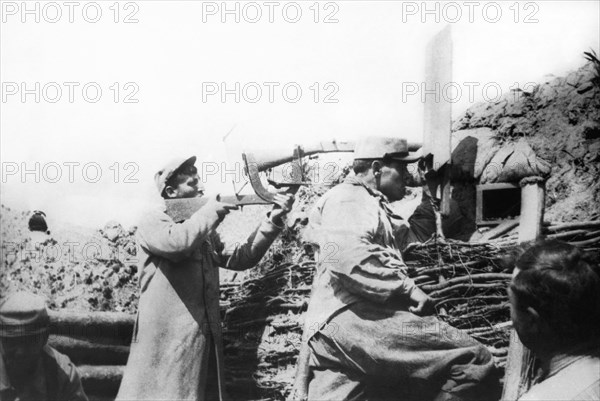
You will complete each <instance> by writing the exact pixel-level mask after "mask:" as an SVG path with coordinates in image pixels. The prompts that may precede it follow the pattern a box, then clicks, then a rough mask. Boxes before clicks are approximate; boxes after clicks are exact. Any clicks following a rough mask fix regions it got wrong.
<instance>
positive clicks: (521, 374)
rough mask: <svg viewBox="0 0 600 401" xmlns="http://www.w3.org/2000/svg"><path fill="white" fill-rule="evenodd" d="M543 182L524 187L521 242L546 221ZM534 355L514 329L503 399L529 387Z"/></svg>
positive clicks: (533, 237)
mask: <svg viewBox="0 0 600 401" xmlns="http://www.w3.org/2000/svg"><path fill="white" fill-rule="evenodd" d="M544 195H545V187H544V182H543V181H542V180H541V179H540V180H534V179H528V180H527V183H526V184H525V185H523V186H522V188H521V218H520V223H519V242H520V243H524V242H529V241H534V240H537V239H538V238H540V236H541V234H542V224H543V221H544ZM534 366H535V357H534V356H533V354H532V353H531V351H530V350H529V349H527V348H526V347H525V346H524V345H523V343H521V341H520V340H519V336H518V335H517V332H516V331H515V330H514V329H513V330H511V335H510V345H509V348H508V358H507V361H506V371H505V375H504V389H503V392H502V399H503V400H505V401H515V400H518V399H519V397H521V395H523V393H525V392H526V391H527V390H528V389H529V387H531V379H532V377H533V369H534Z"/></svg>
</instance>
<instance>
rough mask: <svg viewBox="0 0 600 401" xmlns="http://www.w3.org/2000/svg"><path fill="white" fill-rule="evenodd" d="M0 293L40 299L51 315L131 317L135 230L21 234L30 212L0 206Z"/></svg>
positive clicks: (62, 228) (111, 227) (110, 227)
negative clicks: (20, 293)
mask: <svg viewBox="0 0 600 401" xmlns="http://www.w3.org/2000/svg"><path fill="white" fill-rule="evenodd" d="M1 210H2V214H1V215H0V227H1V235H2V250H1V254H0V264H1V265H2V268H1V269H0V293H1V294H6V293H8V292H9V291H11V290H27V291H32V292H35V293H37V294H40V295H43V296H44V297H45V298H46V299H47V301H48V305H49V307H50V308H51V309H63V308H68V309H72V310H80V311H117V312H134V311H135V310H136V309H137V301H138V275H137V274H136V273H137V257H136V255H137V244H136V241H135V236H134V234H135V230H136V229H135V227H132V228H131V229H129V230H125V229H123V227H121V225H120V224H118V223H116V222H111V223H108V224H107V225H106V226H105V227H104V228H103V229H98V230H93V229H88V228H84V227H76V226H72V225H61V224H60V223H58V224H57V226H56V227H52V226H50V234H49V235H43V236H40V235H34V234H39V233H30V232H29V230H28V228H27V221H28V218H29V215H30V214H31V212H29V211H15V210H12V209H10V208H8V207H5V206H4V205H2V206H1Z"/></svg>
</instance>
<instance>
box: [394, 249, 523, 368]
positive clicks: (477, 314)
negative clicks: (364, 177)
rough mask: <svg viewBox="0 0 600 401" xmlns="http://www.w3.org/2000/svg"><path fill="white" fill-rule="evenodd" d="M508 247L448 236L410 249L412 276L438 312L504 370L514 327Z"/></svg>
mask: <svg viewBox="0 0 600 401" xmlns="http://www.w3.org/2000/svg"><path fill="white" fill-rule="evenodd" d="M513 245H516V241H515V242H514V243H513ZM506 248H507V247H498V246H496V245H493V244H491V243H489V242H486V243H467V242H460V241H452V240H445V241H444V242H435V241H430V242H427V243H425V244H413V245H412V246H409V248H408V249H407V250H406V252H405V259H406V260H405V262H406V264H407V266H408V274H409V276H410V277H411V278H413V279H414V280H415V282H416V283H417V285H418V286H419V287H420V288H421V289H422V290H423V291H424V292H425V293H427V294H428V295H429V296H430V297H431V298H432V299H433V300H434V302H435V309H436V313H437V316H438V317H439V318H440V319H441V320H443V321H445V322H446V323H448V324H450V325H451V326H453V327H456V328H458V329H461V330H464V331H465V332H466V333H468V334H469V335H471V336H472V337H474V338H475V339H477V340H479V341H480V342H481V343H483V344H484V345H486V346H487V347H488V349H489V350H490V352H491V353H492V355H494V358H495V361H496V364H497V365H498V366H499V367H501V368H503V367H504V366H505V363H506V355H507V353H508V344H509V336H510V328H511V324H510V306H509V301H508V294H507V286H508V283H509V282H510V279H511V272H510V266H508V265H505V263H503V260H504V259H505V257H504V256H505V255H506V254H507V253H508V249H506Z"/></svg>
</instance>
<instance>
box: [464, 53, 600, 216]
mask: <svg viewBox="0 0 600 401" xmlns="http://www.w3.org/2000/svg"><path fill="white" fill-rule="evenodd" d="M599 74H600V70H599V63H598V62H597V61H590V62H588V63H587V64H585V65H584V66H583V67H581V68H580V69H578V70H577V71H573V72H571V73H569V74H568V75H567V76H565V77H555V78H552V79H550V80H548V81H546V82H544V83H542V84H540V85H536V86H535V87H533V89H532V90H531V91H524V90H520V89H519V90H514V91H512V92H510V93H509V94H507V95H505V96H503V97H502V98H501V99H500V100H498V101H497V102H492V103H479V104H476V105H474V106H472V107H471V108H469V109H468V110H467V111H466V112H465V114H464V115H463V116H461V117H460V118H458V119H457V120H456V121H455V122H454V125H453V131H454V136H455V138H459V139H463V138H465V137H468V136H472V137H473V138H478V139H481V141H482V142H489V143H490V146H495V147H498V148H499V149H501V152H504V153H506V154H505V155H500V157H501V159H502V160H498V161H497V162H498V163H505V162H507V160H508V158H509V156H510V154H508V152H507V151H506V149H508V148H509V147H511V146H512V147H523V146H524V147H525V148H526V147H531V149H533V151H534V152H535V154H536V155H537V157H538V158H540V159H543V160H545V161H546V162H548V166H549V167H551V171H550V175H549V178H548V181H547V183H546V190H547V192H546V193H547V197H546V217H547V219H548V220H552V221H571V220H591V219H595V218H598V217H600V202H599V199H600V184H599V183H600V84H599ZM481 148H485V146H482V145H481V144H480V145H479V149H478V150H481ZM502 149H503V150H502ZM481 153H485V152H481ZM498 153H500V152H498ZM479 158H480V156H479V155H478V159H479ZM528 160H531V158H529V159H528V158H526V157H525V158H523V162H524V163H525V164H526V167H527V168H529V169H532V170H539V171H544V169H545V167H546V166H545V165H540V166H537V165H531V162H530V161H528ZM483 162H485V161H483ZM483 162H482V161H480V162H479V163H477V165H479V166H484V163H483ZM487 162H490V160H487ZM540 163H542V164H543V162H540ZM495 167H497V163H496V166H495ZM481 168H483V167H481ZM479 176H480V177H481V176H483V179H482V182H481V183H484V182H498V181H510V179H506V177H505V178H504V179H502V178H500V179H497V180H496V181H494V180H489V179H488V180H487V181H486V179H485V172H483V171H480V172H479Z"/></svg>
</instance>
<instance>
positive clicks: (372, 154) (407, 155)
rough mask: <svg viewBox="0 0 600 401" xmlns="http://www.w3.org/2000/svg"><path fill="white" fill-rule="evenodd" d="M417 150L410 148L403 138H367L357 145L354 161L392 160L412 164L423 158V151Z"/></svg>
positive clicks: (414, 147)
mask: <svg viewBox="0 0 600 401" xmlns="http://www.w3.org/2000/svg"><path fill="white" fill-rule="evenodd" d="M417 148H418V146H416V145H411V146H409V145H408V143H407V142H406V139H402V138H394V137H383V136H365V137H362V138H361V139H359V140H358V141H357V143H356V147H355V148H354V159H355V160H361V159H392V160H398V161H403V162H406V163H411V162H415V161H417V160H419V159H420V158H421V149H418V150H417ZM411 150H414V151H411Z"/></svg>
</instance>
